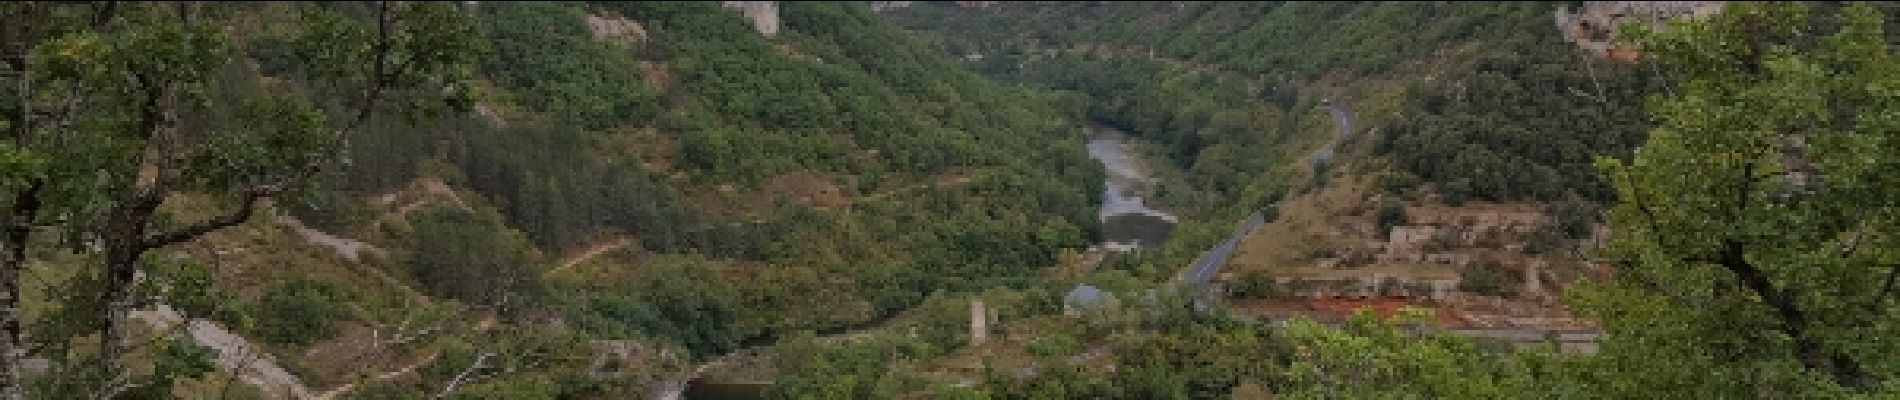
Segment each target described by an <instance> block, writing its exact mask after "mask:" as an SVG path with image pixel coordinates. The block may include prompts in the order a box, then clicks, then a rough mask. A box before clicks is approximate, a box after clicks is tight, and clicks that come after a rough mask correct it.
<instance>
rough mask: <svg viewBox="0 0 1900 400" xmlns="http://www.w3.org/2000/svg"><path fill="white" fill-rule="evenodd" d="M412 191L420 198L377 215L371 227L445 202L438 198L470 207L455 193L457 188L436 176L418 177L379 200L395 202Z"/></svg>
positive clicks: (463, 207)
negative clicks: (423, 207)
mask: <svg viewBox="0 0 1900 400" xmlns="http://www.w3.org/2000/svg"><path fill="white" fill-rule="evenodd" d="M410 193H413V194H416V195H417V196H416V197H418V198H417V199H416V200H414V201H411V202H409V203H408V204H403V205H402V206H401V207H396V209H395V210H390V211H389V212H386V213H383V215H378V216H376V219H375V220H373V221H371V222H370V225H369V226H370V227H371V228H375V227H378V226H382V225H383V224H386V223H389V222H392V221H396V220H400V219H402V218H404V217H407V216H408V215H409V213H410V212H411V211H415V210H417V209H420V208H422V206H426V205H430V204H437V203H442V202H444V201H442V200H435V199H436V198H442V199H447V200H446V203H448V204H454V205H455V206H456V207H460V208H461V209H463V210H467V209H469V207H468V202H465V201H462V196H460V195H457V194H455V189H451V188H449V184H447V183H443V182H442V180H441V179H436V178H420V179H417V180H416V182H415V183H414V184H411V185H409V187H408V188H404V189H400V190H397V191H396V192H394V193H390V194H385V195H382V196H380V197H379V199H380V201H379V202H381V203H384V204H389V203H394V202H395V201H396V200H397V199H399V198H401V197H403V195H405V194H410Z"/></svg>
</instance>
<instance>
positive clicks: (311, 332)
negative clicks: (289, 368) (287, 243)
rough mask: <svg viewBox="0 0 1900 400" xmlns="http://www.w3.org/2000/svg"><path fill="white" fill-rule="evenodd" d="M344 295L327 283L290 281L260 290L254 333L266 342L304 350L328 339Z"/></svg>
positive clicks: (303, 279)
mask: <svg viewBox="0 0 1900 400" xmlns="http://www.w3.org/2000/svg"><path fill="white" fill-rule="evenodd" d="M347 297H348V296H347V295H346V294H345V293H343V290H342V289H341V288H338V287H337V286H336V285H335V284H331V283H329V282H322V281H316V280H312V279H309V278H294V279H290V280H285V281H282V282H278V283H276V284H273V285H271V286H270V287H269V288H266V289H265V290H264V298H263V300H262V304H261V308H262V310H261V311H262V312H260V313H258V316H257V329H258V331H259V333H261V334H262V335H263V338H264V340H265V341H266V342H269V343H272V344H280V345H288V346H306V345H309V344H311V343H314V342H316V341H317V340H320V339H323V338H327V337H330V335H331V334H333V332H332V331H334V330H335V326H334V324H333V321H335V320H336V319H337V318H338V317H340V316H342V314H343V303H344V302H345V301H347Z"/></svg>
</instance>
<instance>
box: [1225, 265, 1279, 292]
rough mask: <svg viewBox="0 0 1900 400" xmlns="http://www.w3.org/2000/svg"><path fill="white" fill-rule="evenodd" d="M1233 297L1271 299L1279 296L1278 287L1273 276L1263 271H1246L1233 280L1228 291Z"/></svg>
mask: <svg viewBox="0 0 1900 400" xmlns="http://www.w3.org/2000/svg"><path fill="white" fill-rule="evenodd" d="M1228 292H1229V293H1230V294H1232V295H1233V296H1234V297H1238V298H1243V299H1273V298H1279V297H1281V295H1282V293H1280V288H1279V285H1278V284H1277V283H1275V282H1274V281H1273V277H1270V276H1267V274H1266V273H1265V272H1260V271H1247V273H1246V274H1243V275H1241V276H1240V279H1239V280H1238V281H1236V282H1234V285H1233V286H1232V287H1231V289H1229V291H1228Z"/></svg>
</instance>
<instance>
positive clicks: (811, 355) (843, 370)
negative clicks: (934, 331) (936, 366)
mask: <svg viewBox="0 0 1900 400" xmlns="http://www.w3.org/2000/svg"><path fill="white" fill-rule="evenodd" d="M785 343H786V344H785V346H786V347H785V349H784V350H783V351H781V352H780V354H781V358H782V359H781V360H780V361H779V364H780V365H779V370H780V371H786V372H787V373H786V374H784V375H781V376H780V377H779V378H778V379H776V380H775V381H774V382H773V383H772V387H771V389H769V391H768V392H767V393H766V398H770V399H888V398H896V397H901V396H902V395H903V394H905V393H906V392H907V391H906V389H914V388H916V387H917V386H919V382H917V381H918V380H919V379H918V376H917V375H916V373H915V372H913V371H906V370H907V369H908V368H907V367H908V366H907V365H906V364H907V363H906V360H912V359H917V358H918V357H919V356H924V355H926V354H918V353H917V351H918V350H920V349H923V350H924V351H929V350H928V349H929V347H928V346H921V347H920V346H915V345H913V343H911V341H909V340H906V339H901V338H894V337H890V336H873V337H870V338H866V339H863V340H849V341H837V342H833V343H819V342H818V341H817V340H816V339H815V338H814V337H812V336H811V335H810V334H809V333H805V334H801V335H800V336H795V337H792V338H790V339H788V340H787V341H786V342H785Z"/></svg>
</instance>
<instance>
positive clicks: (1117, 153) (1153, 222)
mask: <svg viewBox="0 0 1900 400" xmlns="http://www.w3.org/2000/svg"><path fill="white" fill-rule="evenodd" d="M1088 130H1089V140H1088V152H1089V158H1093V159H1095V161H1096V162H1100V163H1102V168H1103V169H1104V170H1106V172H1107V176H1106V177H1105V178H1104V179H1103V181H1102V207H1101V211H1100V213H1099V214H1098V217H1099V218H1100V219H1101V223H1102V246H1103V247H1104V248H1107V249H1109V250H1117V251H1127V250H1133V249H1137V248H1142V247H1152V246H1156V245H1160V244H1161V243H1162V242H1164V241H1167V240H1168V234H1169V233H1172V232H1173V231H1174V224H1175V223H1176V222H1179V219H1178V218H1176V217H1175V216H1174V215H1173V214H1169V213H1167V212H1163V211H1161V210H1157V209H1154V208H1153V207H1149V206H1148V201H1147V200H1148V198H1150V197H1153V196H1154V191H1155V178H1154V177H1151V176H1148V173H1147V171H1145V170H1143V169H1142V167H1141V163H1140V162H1138V161H1137V160H1136V158H1135V156H1134V155H1133V152H1132V149H1130V148H1129V147H1130V146H1129V140H1130V138H1129V136H1128V134H1126V133H1122V132H1121V131H1118V130H1115V129H1114V128H1109V127H1106V126H1100V125H1090V126H1089V127H1088Z"/></svg>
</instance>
